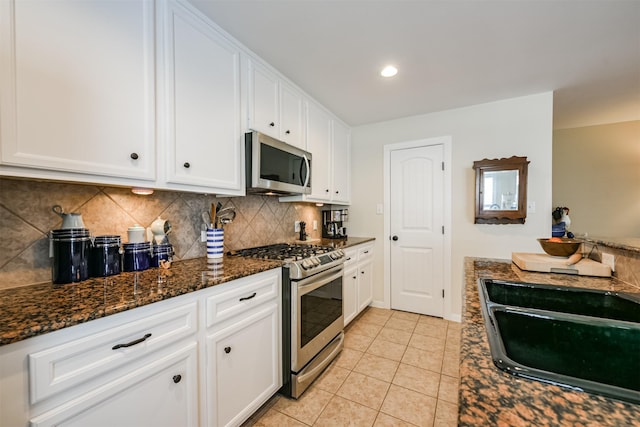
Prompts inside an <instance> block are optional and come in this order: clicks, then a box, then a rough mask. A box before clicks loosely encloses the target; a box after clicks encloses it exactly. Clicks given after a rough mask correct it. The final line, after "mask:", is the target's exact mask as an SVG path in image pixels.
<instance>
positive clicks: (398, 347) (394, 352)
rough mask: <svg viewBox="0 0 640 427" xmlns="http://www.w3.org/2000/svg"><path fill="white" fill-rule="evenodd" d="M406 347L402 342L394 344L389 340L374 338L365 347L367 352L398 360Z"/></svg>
mask: <svg viewBox="0 0 640 427" xmlns="http://www.w3.org/2000/svg"><path fill="white" fill-rule="evenodd" d="M406 349H407V347H406V346H404V345H402V344H396V343H393V342H390V341H385V340H383V339H380V338H376V339H375V340H373V342H372V343H371V345H370V346H369V348H368V349H367V353H369V354H374V355H376V356H380V357H386V358H387V359H391V360H395V361H397V362H399V361H400V360H402V356H403V355H404V352H405V350H406Z"/></svg>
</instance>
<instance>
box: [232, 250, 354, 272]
mask: <svg viewBox="0 0 640 427" xmlns="http://www.w3.org/2000/svg"><path fill="white" fill-rule="evenodd" d="M229 255H232V256H233V255H236V256H244V257H249V258H262V259H273V260H280V261H284V262H285V267H287V268H289V270H290V277H291V279H300V278H303V277H308V276H311V275H313V274H316V273H320V272H322V271H324V270H327V269H329V268H332V267H334V266H336V265H339V264H342V263H343V262H344V260H343V258H344V252H343V251H342V250H340V249H336V248H333V247H331V246H321V245H305V244H289V243H277V244H274V245H266V246H258V247H255V248H247V249H240V250H238V251H233V252H230V253H229Z"/></svg>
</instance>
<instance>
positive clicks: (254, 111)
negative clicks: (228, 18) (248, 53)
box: [247, 58, 306, 149]
mask: <svg viewBox="0 0 640 427" xmlns="http://www.w3.org/2000/svg"><path fill="white" fill-rule="evenodd" d="M247 63H248V67H247V68H248V76H249V84H248V87H249V100H248V101H249V102H248V109H249V111H248V128H249V129H252V130H257V131H258V132H262V133H264V134H266V135H269V136H271V137H273V138H276V139H279V140H281V141H284V142H286V143H287V144H290V145H293V146H296V147H298V148H301V149H305V147H306V142H305V139H304V127H303V126H304V118H303V112H304V108H303V105H304V99H303V96H302V94H301V93H300V92H299V91H298V90H297V89H295V88H294V87H293V86H292V85H290V84H288V83H287V82H286V81H284V80H282V79H280V78H279V77H278V76H277V75H276V74H275V73H274V72H272V71H270V70H269V69H268V68H267V67H266V66H264V65H263V64H261V63H259V62H258V61H256V60H254V59H253V58H249V59H248V61H247Z"/></svg>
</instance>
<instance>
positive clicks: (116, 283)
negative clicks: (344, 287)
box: [0, 256, 282, 345]
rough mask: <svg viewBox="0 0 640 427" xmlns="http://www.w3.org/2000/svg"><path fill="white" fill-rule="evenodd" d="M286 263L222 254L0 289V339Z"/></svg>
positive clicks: (40, 331) (1, 341)
mask: <svg viewBox="0 0 640 427" xmlns="http://www.w3.org/2000/svg"><path fill="white" fill-rule="evenodd" d="M280 266H282V263H281V262H280V261H269V260H262V259H250V258H242V257H232V256H224V258H223V259H222V262H221V263H215V264H214V263H208V262H207V259H206V258H196V259H190V260H185V261H177V262H174V263H173V264H172V266H171V268H169V269H163V268H151V269H149V270H145V271H141V272H132V273H121V274H118V275H116V276H110V277H105V278H95V279H89V280H85V281H82V282H79V283H69V284H65V285H54V284H51V283H43V284H36V285H30V286H23V287H20V288H11V289H4V290H0V345H6V344H10V343H13V342H16V341H20V340H23V339H26V338H29V337H34V336H36V335H41V334H45V333H47V332H53V331H55V330H58V329H62V328H66V327H69V326H73V325H77V324H80V323H84V322H87V321H90V320H94V319H98V318H100V317H104V316H108V315H110V314H115V313H120V312H122V311H126V310H129V309H132V308H135V307H140V306H143V305H147V304H151V303H154V302H157V301H162V300H165V299H168V298H172V297H175V296H178V295H183V294H187V293H189V292H193V291H197V290H200V289H204V288H209V287H211V286H216V285H219V284H222V283H225V282H229V281H231V280H235V279H239V278H242V277H245V276H249V275H252V274H256V273H260V272H262V271H266V270H270V269H273V268H278V267H280Z"/></svg>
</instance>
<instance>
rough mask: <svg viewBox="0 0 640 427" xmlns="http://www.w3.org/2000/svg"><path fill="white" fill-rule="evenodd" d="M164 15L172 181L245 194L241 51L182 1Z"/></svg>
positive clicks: (163, 123) (166, 136) (164, 119)
mask: <svg viewBox="0 0 640 427" xmlns="http://www.w3.org/2000/svg"><path fill="white" fill-rule="evenodd" d="M159 15H160V16H161V17H162V18H161V21H160V25H159V27H161V28H162V30H163V31H162V33H163V37H164V40H163V41H162V42H161V43H159V45H160V46H163V47H164V50H163V53H162V55H161V58H162V62H161V63H162V66H161V67H160V69H161V71H162V72H161V73H160V76H161V83H162V84H161V88H162V90H161V91H160V93H161V94H162V96H161V105H163V107H164V108H163V109H162V110H161V114H160V118H161V119H160V129H161V131H160V133H159V136H160V138H161V139H162V140H164V142H165V144H166V150H164V152H165V153H166V159H165V165H166V167H165V168H164V169H165V170H166V181H167V182H168V183H170V184H185V185H197V186H202V187H206V188H207V189H209V190H210V191H211V190H213V191H215V192H222V193H227V194H228V193H233V192H234V191H237V192H240V191H242V190H243V188H242V187H243V182H242V179H241V175H242V174H241V171H242V165H241V162H242V150H241V143H240V142H241V136H240V50H239V48H238V47H237V46H236V45H235V44H233V43H232V42H231V41H229V40H228V39H226V38H225V37H224V36H223V35H222V34H221V33H220V32H218V31H217V30H216V28H214V27H213V26H212V25H211V24H210V21H207V20H206V19H205V18H203V17H202V16H201V15H200V13H199V12H197V11H195V10H193V9H192V8H191V7H190V6H188V5H185V4H184V3H182V2H179V1H174V0H170V1H168V2H167V3H166V4H164V8H163V10H162V13H161V14H159Z"/></svg>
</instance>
